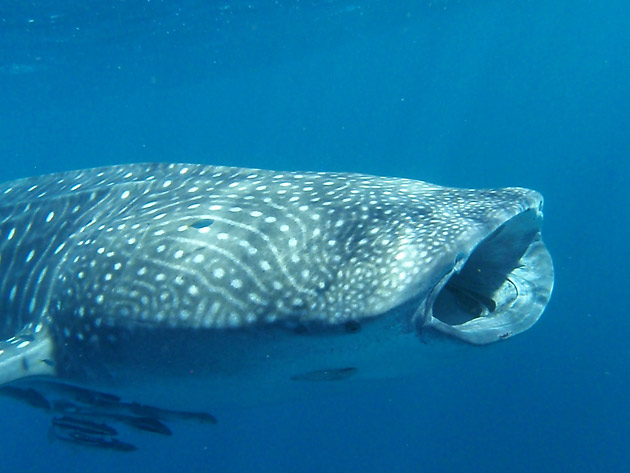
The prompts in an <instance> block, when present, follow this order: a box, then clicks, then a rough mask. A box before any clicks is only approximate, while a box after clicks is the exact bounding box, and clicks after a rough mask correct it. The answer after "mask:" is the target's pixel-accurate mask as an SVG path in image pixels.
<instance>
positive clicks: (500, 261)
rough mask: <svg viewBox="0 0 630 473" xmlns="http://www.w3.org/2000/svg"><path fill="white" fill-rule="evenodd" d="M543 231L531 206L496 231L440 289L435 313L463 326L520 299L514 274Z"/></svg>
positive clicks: (437, 317)
mask: <svg viewBox="0 0 630 473" xmlns="http://www.w3.org/2000/svg"><path fill="white" fill-rule="evenodd" d="M539 230H540V220H539V215H538V213H537V212H536V211H535V210H533V209H530V210H527V211H525V212H523V213H521V214H519V215H517V216H516V217H513V218H511V219H510V220H508V221H507V222H505V223H504V224H503V225H501V226H500V227H499V228H498V229H496V230H495V231H494V232H492V233H491V234H490V235H489V236H488V237H487V238H485V239H484V240H483V241H482V242H481V243H480V244H479V245H478V246H477V247H476V248H475V249H474V251H473V252H472V253H471V255H470V256H469V258H468V261H466V264H465V265H464V266H463V267H462V269H461V270H460V271H459V272H458V273H453V275H452V276H451V277H450V279H449V280H448V282H447V283H446V284H445V286H444V287H443V288H442V289H441V290H440V293H439V294H438V296H437V298H436V299H435V302H434V304H433V316H434V317H435V318H436V319H438V320H440V321H441V322H443V323H445V324H448V325H451V326H454V325H461V324H464V323H466V322H469V321H471V320H473V319H476V318H479V317H489V316H491V315H492V314H493V313H494V312H495V311H496V310H497V307H499V306H501V305H503V304H506V303H509V302H510V301H513V300H514V299H516V298H517V297H518V288H517V286H516V285H515V284H514V283H511V281H510V274H511V273H512V272H513V271H514V270H515V269H517V268H519V267H520V266H521V258H522V257H523V255H524V254H525V252H526V251H527V249H528V248H529V247H530V245H532V243H534V242H535V241H536V239H537V235H538V234H539ZM506 288H507V293H508V294H509V295H508V297H506ZM499 289H501V291H499Z"/></svg>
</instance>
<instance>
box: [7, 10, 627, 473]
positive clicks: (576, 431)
mask: <svg viewBox="0 0 630 473" xmlns="http://www.w3.org/2000/svg"><path fill="white" fill-rule="evenodd" d="M143 161H176V162H198V163H207V164H221V165H233V166H246V167H256V168H270V169H282V170H318V171H353V172H362V173H370V174H378V175H389V176H400V177H408V178H413V179H420V180H425V181H429V182H433V183H437V184H442V185H449V186H458V187H474V188H477V187H503V186H522V187H529V188H533V189H536V190H538V191H540V192H541V193H542V194H543V195H544V197H545V223H544V228H543V238H544V240H545V242H546V244H547V246H548V248H549V251H550V252H551V254H552V256H553V259H554V264H555V271H556V281H555V289H554V294H553V296H552V299H551V302H550V304H549V305H548V307H547V309H546V311H545V313H544V315H543V317H542V318H541V320H540V321H539V322H538V323H537V324H536V325H535V326H534V327H533V328H532V329H531V330H529V331H527V332H526V333H523V334H521V335H519V336H517V337H514V338H512V339H510V340H508V341H506V342H502V343H497V344H494V345H492V346H488V347H482V348H479V347H466V348H462V349H458V350H454V351H452V352H447V354H443V353H442V351H441V350H440V349H439V348H435V347H434V346H432V345H431V344H429V345H427V346H426V347H423V349H425V350H426V352H427V357H426V364H425V365H423V366H419V367H418V373H417V376H414V377H410V378H406V379H397V380H392V381H390V382H386V383H379V384H376V385H375V386H374V387H373V388H372V389H367V390H362V391H361V392H351V393H347V394H345V395H343V396H333V397H331V398H323V399H319V398H318V399H305V400H303V401H297V402H290V403H286V404H282V405H273V406H263V407H249V408H243V409H237V408H234V409H225V410H220V411H218V412H213V413H214V414H215V415H216V416H217V417H218V419H219V423H218V424H217V425H216V426H206V425H203V426H197V425H178V426H175V427H174V430H175V435H174V436H173V437H172V438H161V437H158V438H154V437H150V436H147V437H143V438H142V439H141V441H140V442H139V447H140V450H139V451H138V452H135V453H124V454H123V453H113V452H103V451H98V450H90V449H76V448H73V447H71V446H68V445H66V444H63V443H60V442H50V441H49V439H48V437H47V430H48V422H49V420H48V418H47V417H46V416H44V415H43V414H42V413H40V412H38V411H35V410H32V409H29V408H27V407H24V406H22V405H20V404H17V403H15V402H14V401H10V400H8V399H0V422H1V424H0V425H1V426H0V471H3V472H12V471H19V472H23V473H33V472H42V473H43V472H57V471H59V472H61V471H63V472H64V473H73V472H84V471H92V472H95V473H100V472H108V473H109V472H113V471H117V472H122V473H125V472H132V471H133V472H137V471H144V472H149V471H150V472H158V473H159V472H181V471H187V472H206V471H207V472H269V473H277V472H304V473H310V472H313V473H315V472H359V471H360V472H363V473H366V472H443V473H450V472H463V471H467V472H470V471H479V472H510V473H521V472H522V473H531V472H536V473H542V472H558V471H565V472H623V471H628V469H629V468H630V427H629V425H630V368H629V366H630V344H629V342H628V340H629V339H630V316H629V309H628V300H629V297H628V296H629V291H630V289H629V287H630V278H629V277H628V270H627V266H628V264H629V262H630V252H629V250H628V248H629V246H630V245H629V243H628V238H629V237H628V235H629V234H630V219H629V215H630V212H629V209H630V189H629V186H630V4H629V3H628V2H627V1H625V0H610V1H591V0H570V1H569V0H557V1H554V2H552V1H548V0H547V1H542V0H523V1H513V0H501V1H500V0H433V1H429V0H418V1H402V0H401V1H386V0H380V1H375V0H372V1H369V0H321V1H318V0H309V1H306V0H302V1H300V0H276V1H273V0H250V1H241V0H239V1H228V0H225V1H221V2H218V1H211V0H209V1H201V0H182V1H178V2H175V1H172V2H168V1H158V0H143V1H141V0H127V1H124V0H113V1H97V0H80V1H79V0H59V1H50V0H42V1H22V0H20V1H17V0H4V1H3V2H2V3H1V4H0V171H1V174H0V176H1V178H2V180H3V181H4V180H9V179H16V178H20V177H25V176H31V175H37V174H44V173H49V172H57V171H63V170H70V169H76V168H83V167H93V166H102V165H108V164H119V163H131V162H143ZM0 316H1V315H0Z"/></svg>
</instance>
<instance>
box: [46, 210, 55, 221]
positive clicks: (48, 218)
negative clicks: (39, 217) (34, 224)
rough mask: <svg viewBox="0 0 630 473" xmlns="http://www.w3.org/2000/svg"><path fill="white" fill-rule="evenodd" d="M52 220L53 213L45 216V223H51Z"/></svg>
mask: <svg viewBox="0 0 630 473" xmlns="http://www.w3.org/2000/svg"><path fill="white" fill-rule="evenodd" d="M53 218H55V212H50V213H49V214H48V215H47V216H46V223H49V222H51V221H52V219H53Z"/></svg>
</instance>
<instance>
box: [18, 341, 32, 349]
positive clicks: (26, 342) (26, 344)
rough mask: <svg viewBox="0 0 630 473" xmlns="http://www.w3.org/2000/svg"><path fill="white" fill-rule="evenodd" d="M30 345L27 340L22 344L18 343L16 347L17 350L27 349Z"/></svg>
mask: <svg viewBox="0 0 630 473" xmlns="http://www.w3.org/2000/svg"><path fill="white" fill-rule="evenodd" d="M30 344H31V342H29V341H28V340H24V341H23V342H22V343H20V344H19V345H18V346H17V347H18V348H24V347H27V346H29V345H30Z"/></svg>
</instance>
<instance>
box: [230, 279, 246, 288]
mask: <svg viewBox="0 0 630 473" xmlns="http://www.w3.org/2000/svg"><path fill="white" fill-rule="evenodd" d="M230 286H232V287H233V288H234V289H240V288H242V287H243V281H241V280H240V279H232V282H230Z"/></svg>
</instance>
